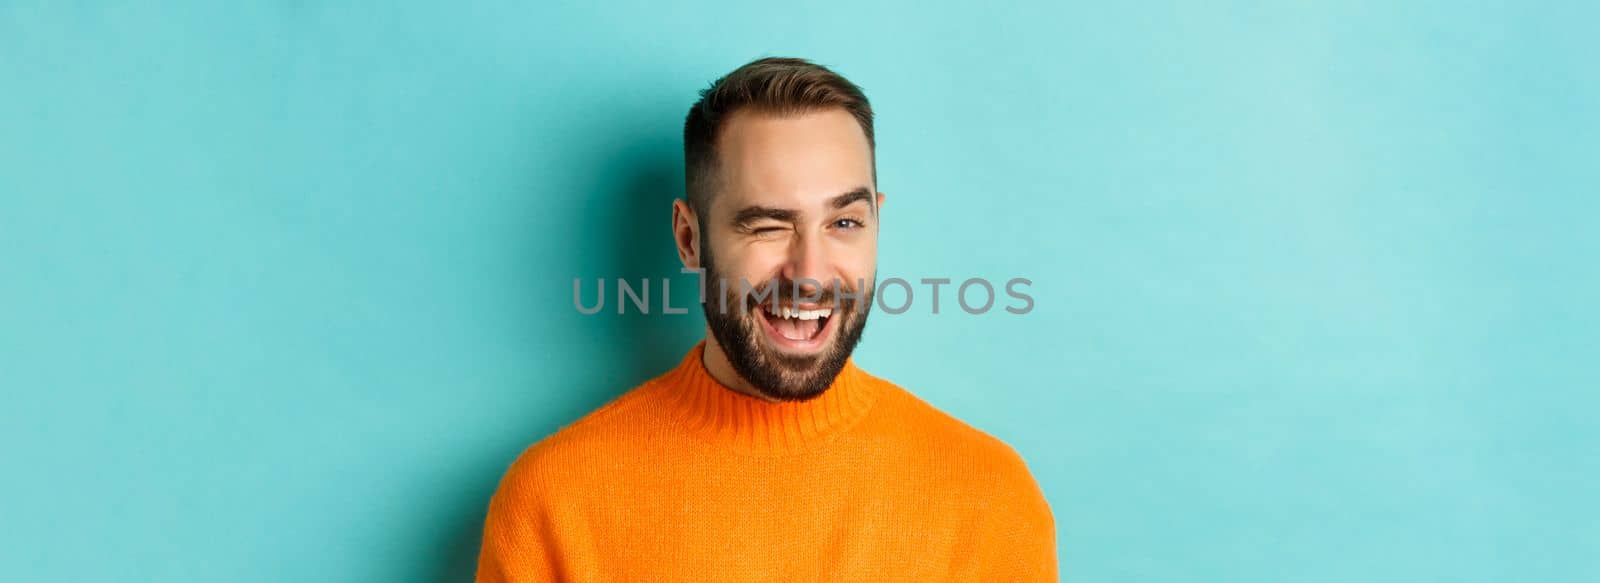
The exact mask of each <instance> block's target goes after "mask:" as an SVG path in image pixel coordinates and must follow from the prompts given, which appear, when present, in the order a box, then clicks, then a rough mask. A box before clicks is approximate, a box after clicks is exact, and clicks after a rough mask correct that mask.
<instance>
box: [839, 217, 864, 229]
mask: <svg viewBox="0 0 1600 583" xmlns="http://www.w3.org/2000/svg"><path fill="white" fill-rule="evenodd" d="M833 226H834V228H837V229H859V228H861V227H864V226H866V225H863V224H861V221H858V220H855V219H839V220H836V221H834V222H833Z"/></svg>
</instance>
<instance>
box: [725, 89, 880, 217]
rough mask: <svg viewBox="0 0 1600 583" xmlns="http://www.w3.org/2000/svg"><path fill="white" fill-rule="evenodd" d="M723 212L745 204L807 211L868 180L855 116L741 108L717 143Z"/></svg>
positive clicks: (867, 156) (868, 151)
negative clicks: (743, 109) (782, 112)
mask: <svg viewBox="0 0 1600 583" xmlns="http://www.w3.org/2000/svg"><path fill="white" fill-rule="evenodd" d="M717 158H718V163H719V166H720V169H719V171H720V172H721V173H722V179H723V182H722V184H723V188H722V189H721V193H720V194H719V195H718V196H717V197H716V198H717V199H718V202H717V204H714V205H713V207H721V209H723V212H727V211H728V209H739V208H742V207H745V206H749V205H754V204H758V205H763V206H773V207H779V208H791V209H795V210H802V211H803V210H806V209H810V208H816V207H820V206H822V205H825V204H827V202H828V201H829V200H830V199H832V198H833V197H835V196H838V195H839V194H841V193H844V192H848V191H851V190H854V189H856V188H861V187H866V188H868V189H873V188H874V186H875V185H873V184H872V147H871V146H870V145H869V144H868V143H867V136H866V133H865V132H863V131H862V130H861V126H860V124H858V123H857V122H856V119H855V117H854V116H852V115H850V113H849V112H846V111H845V110H843V109H837V108H835V109H825V110H819V111H812V112H807V113H802V114H797V115H787V116H776V115H770V114H764V113H758V112H749V111H740V112H737V113H735V114H734V115H733V116H732V117H730V118H729V119H728V122H727V124H726V125H725V126H723V133H722V135H721V136H720V139H719V141H718V147H717Z"/></svg>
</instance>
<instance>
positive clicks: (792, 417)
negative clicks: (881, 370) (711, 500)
mask: <svg viewBox="0 0 1600 583" xmlns="http://www.w3.org/2000/svg"><path fill="white" fill-rule="evenodd" d="M704 356H705V341H704V340H702V341H700V343H699V344H696V345H695V347H694V348H692V349H690V350H689V353H688V354H686V355H684V357H683V361H682V362H680V363H678V366H677V367H675V368H673V369H672V370H670V371H668V372H667V373H666V374H664V375H662V376H660V377H659V378H658V379H657V382H658V384H659V386H660V388H661V389H662V394H661V397H662V403H663V404H664V406H665V407H666V408H667V409H669V411H670V413H671V414H672V415H673V416H674V417H675V418H676V419H677V420H678V421H680V422H681V423H682V424H683V426H684V428H685V429H687V430H688V431H690V432H692V433H695V434H697V435H699V436H701V437H702V438H704V439H706V440H708V441H711V442H713V443H716V444H724V445H728V446H731V447H735V448H740V449H756V450H769V449H770V450H793V449H797V448H805V447H808V446H810V445H814V444H817V443H820V442H824V441H827V440H829V438H830V436H832V435H834V434H836V433H838V432H840V431H843V430H845V429H848V428H849V427H850V426H852V425H854V424H855V423H856V422H857V421H859V420H860V419H861V418H863V417H865V416H866V414H867V412H868V411H869V410H870V409H871V408H872V405H873V403H874V402H875V401H876V400H877V397H878V393H879V392H881V387H879V386H878V383H877V382H875V379H873V378H871V377H870V376H869V375H867V374H866V372H865V371H862V370H861V369H860V368H857V367H856V364H855V359H854V358H853V357H852V358H850V359H848V360H846V361H845V365H844V368H843V369H841V370H840V371H839V376H837V377H835V378H834V381H833V384H831V385H829V386H828V389H827V390H826V391H824V392H823V393H822V394H821V395H819V396H817V397H816V398H813V399H811V400H809V401H782V402H770V401H766V400H762V399H758V398H755V397H751V396H749V395H745V394H743V393H740V392H738V391H735V390H733V389H731V388H728V387H727V386H725V385H723V384H722V383H721V382H718V381H717V379H716V378H715V377H713V376H711V373H710V372H709V371H707V370H706V366H705V361H704Z"/></svg>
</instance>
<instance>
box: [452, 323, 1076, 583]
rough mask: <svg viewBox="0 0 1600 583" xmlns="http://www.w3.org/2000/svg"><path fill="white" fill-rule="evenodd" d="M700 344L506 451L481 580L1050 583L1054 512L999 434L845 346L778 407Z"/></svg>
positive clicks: (487, 528)
mask: <svg viewBox="0 0 1600 583" xmlns="http://www.w3.org/2000/svg"><path fill="white" fill-rule="evenodd" d="M704 350H705V343H704V342H703V341H702V342H701V343H700V344H697V345H696V346H695V347H694V348H693V349H691V350H690V351H689V353H688V354H687V355H685V356H684V358H683V361H682V362H681V363H680V364H679V365H678V366H677V367H675V368H673V369H672V370H670V371H668V372H666V373H665V374H663V375H661V376H658V377H656V378H654V379H651V380H649V381H647V382H645V383H644V384H642V385H640V386H638V387H635V388H634V389H632V390H630V391H628V392H626V393H624V394H623V395H622V396H620V397H617V398H616V399H614V400H612V401H611V402H609V403H607V404H606V405H604V406H602V407H600V408H599V409H596V410H595V411H593V412H591V413H589V414H588V415H586V416H584V417H583V418H581V419H579V420H577V421H575V422H573V423H571V424H569V425H567V426H565V427H563V428H561V429H560V430H559V431H557V432H556V433H555V434H553V435H551V436H549V437H547V438H545V439H543V440H541V441H539V442H538V443H536V444H534V445H533V446H531V447H529V448H527V449H526V450H525V451H523V453H522V454H521V455H520V456H518V457H517V459H516V461H515V462H513V463H512V465H511V467H510V469H509V470H508V471H507V472H506V474H505V476H504V477H503V478H502V480H501V482H500V486H499V489H498V490H497V491H496V492H495V494H494V496H493V498H492V499H491V501H490V503H489V512H488V517H487V519H486V523H485V525H484V533H483V547H482V551H481V553H480V556H479V560H478V574H477V575H478V581H481V582H501V581H506V582H525V581H652V582H654V581H699V582H711V581H918V582H927V581H1056V580H1057V564H1056V538H1055V521H1054V518H1053V517H1052V515H1051V512H1050V507H1049V505H1048V504H1047V503H1046V502H1045V499H1044V496H1043V494H1042V492H1041V491H1040V489H1039V486H1038V484H1037V483H1036V482H1035V481H1034V479H1033V476H1032V475H1031V474H1030V473H1029V471H1028V468H1027V466H1026V465H1025V464H1024V463H1023V460H1022V458H1021V457H1019V456H1018V455H1017V453H1016V452H1015V451H1014V450H1013V449H1012V448H1011V447H1009V446H1008V445H1006V444H1005V443H1003V442H1001V441H1000V440H998V439H996V438H994V437H992V436H990V435H988V434H985V433H983V432H981V431H979V430H977V429H974V428H972V427H971V426H968V425H967V424H965V423H963V422H961V421H959V420H957V419H955V418H954V417H951V416H950V415H948V414H945V413H944V412H942V411H939V410H938V409H935V408H934V407H933V406H931V405H929V404H927V403H925V402H923V401H922V400H921V399H919V398H917V397H916V396H914V395H912V394H911V393H910V392H908V391H906V390H905V389H902V388H900V387H898V386H896V385H894V384H893V383H890V382H888V381H885V380H883V379H880V378H877V377H874V376H872V375H870V374H868V373H867V372H865V371H863V370H861V369H860V368H858V367H857V366H856V363H855V359H854V358H851V359H850V360H848V361H847V362H846V364H845V367H844V369H843V370H842V371H841V372H840V373H839V376H838V377H837V378H836V379H835V380H834V382H833V384H832V385H831V386H830V387H829V388H828V389H827V391H826V392H824V393H823V394H822V395H821V396H819V397H817V398H815V399H812V400H809V401H804V402H776V403H775V402H768V401H765V400H762V399H757V398H754V397H750V396H747V395H744V394H741V393H738V392H736V391H734V390H732V389H729V388H727V387H726V386H723V385H722V384H720V383H719V382H718V381H717V380H716V379H715V378H713V377H712V376H711V375H710V374H709V373H708V372H707V371H706V368H705V365H704V363H703V361H702V358H703V356H704ZM974 390H981V388H974Z"/></svg>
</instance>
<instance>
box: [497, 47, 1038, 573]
mask: <svg viewBox="0 0 1600 583" xmlns="http://www.w3.org/2000/svg"><path fill="white" fill-rule="evenodd" d="M700 97H701V98H700V100H699V102H697V103H696V104H695V105H694V107H693V108H691V109H690V111H689V116H688V121H687V123H685V125H684V154H685V164H686V172H687V193H688V197H687V198H688V200H687V201H684V200H677V201H674V202H673V207H672V227H673V234H674V238H675V239H676V243H677V248H678V256H679V258H680V259H681V260H682V262H683V264H684V266H686V267H688V268H691V269H703V270H704V272H703V274H702V281H703V282H704V284H705V289H706V294H705V295H704V296H703V300H704V301H703V302H702V307H703V308H704V311H705V316H706V330H707V334H706V338H705V340H704V341H703V342H701V343H699V344H698V345H696V346H695V347H694V348H693V349H691V350H690V351H689V353H688V354H687V355H686V356H685V357H684V359H683V361H682V362H681V363H680V364H679V365H678V366H677V367H676V368H674V369H672V370H670V371H668V372H666V373H665V374H663V375H661V376H659V377H657V378H655V379H653V380H650V381H648V382H646V383H644V384H643V385H640V386H639V387H636V388H634V389H633V390H631V391H629V392H627V393H626V394H624V395H622V396H621V397H618V398H617V399H616V400H614V401H612V402H610V403H608V404H607V405H605V406H603V407H601V408H599V409H598V410H596V411H594V412H592V413H590V414H589V415H587V416H585V417H583V418H582V419H580V420H578V421H576V422H574V423H572V424H570V425H568V426H566V427H564V428H562V429H561V430H560V431H558V432H556V433H555V434H554V435H551V436H550V437H548V438H546V439H544V440H543V441H540V442H539V443H537V444H535V445H533V446H532V447H530V448H528V450H527V451H525V452H524V453H523V454H522V455H521V456H520V457H519V458H518V459H517V460H516V462H515V463H514V464H512V466H511V468H510V470H509V471H508V472H507V473H506V476H505V478H504V479H503V480H502V482H501V484H500V488H499V490H498V491H497V492H496V493H495V495H494V498H493V500H492V501H491V502H490V505H489V515H488V519H487V524H486V525H485V528H484V539H483V551H482V555H481V556H480V559H479V564H478V579H479V580H480V581H919V582H921V581H949V580H960V581H1054V580H1055V579H1056V576H1057V566H1056V556H1055V523H1054V519H1053V518H1052V515H1051V513H1050V508H1049V506H1048V505H1047V504H1046V502H1045V500H1044V497H1043V495H1042V494H1041V492H1040V490H1039V487H1038V485H1037V484H1036V483H1035V481H1034V479H1033V477H1032V476H1031V475H1030V474H1029V472H1028V470H1027V467H1026V466H1025V465H1024V463H1023V461H1022V459H1021V458H1020V457H1018V456H1017V454H1016V453H1015V452H1014V451H1013V450H1012V449H1011V448H1010V447H1009V446H1007V445H1005V444H1004V443H1002V442H1000V441H999V440H997V439H995V438H993V437H991V436H989V435H987V434H984V433H982V432H980V431H978V430H976V429H973V428H972V427H969V426H967V425H966V424H964V423H962V422H960V421H958V420H956V419H955V418H953V417H950V416H949V415H946V414H945V413H943V412H941V411H938V410H936V409H934V408H933V407H932V406H929V405H928V404H926V403H924V402H923V401H921V400H919V399H918V398H917V397H915V396H913V395H912V394H911V393H909V392H907V391H906V390H905V389H902V388H900V387H898V386H896V385H894V384H891V383H889V382H888V381H885V380H883V379H880V378H877V377H874V376H872V375H870V374H868V373H866V372H865V371H863V370H861V369H860V368H858V367H857V366H856V364H855V362H854V360H853V359H851V357H850V355H851V352H852V351H853V350H854V348H855V345H856V342H857V341H858V340H860V338H861V333H862V330H863V329H864V327H865V326H866V321H867V313H868V311H869V310H870V309H871V306H872V301H873V298H872V290H873V289H874V287H875V282H876V270H877V243H878V228H879V224H880V223H879V217H880V214H881V213H882V210H883V203H884V196H883V194H882V193H880V192H878V191H877V179H876V178H877V177H876V169H875V162H874V141H873V130H872V109H871V106H870V105H869V103H868V101H867V99H866V97H865V96H864V95H862V93H861V90H860V89H859V88H857V87H856V86H855V85H854V84H852V83H850V82H849V81H847V80H846V79H844V78H843V77H840V76H838V75H837V74H835V73H833V72H832V71H829V70H828V69H826V68H824V67H821V66H817V65H814V64H811V63H809V62H806V61H803V60H799V59H786V58H766V59H760V60H757V61H754V62H752V63H749V64H747V65H745V66H743V67H740V68H738V69H737V70H735V71H733V72H732V73H729V74H728V75H727V76H725V77H723V78H722V79H719V80H718V81H717V82H716V83H714V84H713V85H712V86H711V87H710V88H708V89H706V90H705V91H703V92H702V93H701V96H700ZM971 390H987V387H972V388H971Z"/></svg>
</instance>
